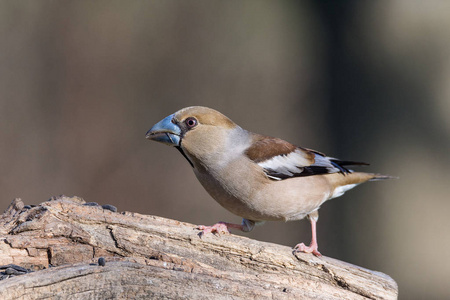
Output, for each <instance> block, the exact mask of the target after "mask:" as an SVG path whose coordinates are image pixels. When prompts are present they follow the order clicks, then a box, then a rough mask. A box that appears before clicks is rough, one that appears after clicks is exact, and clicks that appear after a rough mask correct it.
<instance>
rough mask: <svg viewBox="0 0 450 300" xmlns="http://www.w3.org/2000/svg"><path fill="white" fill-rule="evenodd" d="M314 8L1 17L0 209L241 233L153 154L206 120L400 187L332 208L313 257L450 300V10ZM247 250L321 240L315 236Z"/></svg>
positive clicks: (272, 233)
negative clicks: (219, 224)
mask: <svg viewBox="0 0 450 300" xmlns="http://www.w3.org/2000/svg"><path fill="white" fill-rule="evenodd" d="M316 2H317V1H147V2H143V1H70V2H69V1H19V2H17V1H1V2H0V126H1V127H0V128H1V130H0V140H1V141H2V142H1V143H0V172H1V174H0V175H1V176H0V191H1V194H0V196H1V197H0V201H1V207H2V209H5V208H6V207H7V205H8V204H9V203H10V202H11V200H12V199H13V198H14V197H21V198H22V199H23V200H24V201H25V203H27V204H37V203H40V202H42V201H45V200H46V199H48V198H49V197H51V196H54V195H59V194H66V195H77V196H81V197H83V198H84V199H85V200H86V201H96V202H99V203H101V204H105V203H109V204H113V205H115V206H117V207H118V209H119V210H121V211H124V210H127V211H136V212H140V213H146V214H155V215H160V216H164V217H169V218H173V219H178V220H182V221H187V222H192V223H195V224H212V223H214V222H216V221H219V220H224V221H234V222H239V221H240V220H239V218H238V217H236V216H233V215H231V214H230V213H228V212H227V211H225V210H224V209H222V208H221V207H220V206H219V205H218V204H216V203H215V202H214V200H212V199H211V198H210V197H209V196H208V195H207V194H206V192H205V191H203V189H202V187H201V186H200V184H199V183H198V182H197V181H196V179H195V176H194V175H193V174H192V171H191V170H190V166H189V164H188V163H187V162H186V161H185V160H184V158H183V157H182V156H181V155H179V153H178V152H177V151H176V150H174V149H171V148H168V147H166V146H164V145H160V144H157V143H150V142H148V141H146V140H145V138H144V136H145V132H146V131H147V130H148V129H149V128H150V127H151V126H152V125H153V124H154V123H155V122H157V121H159V120H160V119H162V118H163V117H165V116H167V115H169V114H171V113H173V112H175V111H176V110H178V109H180V108H182V107H185V106H190V105H204V106H209V107H212V108H215V109H217V110H219V111H221V112H223V113H225V114H226V115H228V116H229V117H230V118H231V119H233V120H234V121H235V122H237V123H238V124H239V125H241V126H242V127H244V128H246V129H249V130H251V131H255V132H259V133H263V134H267V135H272V136H277V137H281V138H284V139H286V140H288V141H290V142H292V143H295V144H298V145H302V146H305V147H309V148H313V149H317V150H319V151H322V152H325V153H327V154H328V155H331V156H335V157H339V158H342V159H350V160H362V161H368V162H371V163H372V165H371V166H370V167H368V168H366V170H370V171H375V172H380V173H386V174H391V175H395V176H399V177H400V178H401V179H400V180H397V181H390V182H376V183H368V184H365V185H363V186H361V187H359V188H357V189H355V190H353V191H351V192H348V193H347V194H346V195H345V196H344V197H343V198H340V199H337V200H333V201H331V202H329V203H326V204H325V205H324V206H323V207H322V209H321V211H320V212H321V218H320V221H319V225H318V233H319V244H320V250H321V251H322V253H323V254H325V255H327V256H331V257H335V258H338V259H341V260H345V261H349V262H351V263H354V264H357V265H361V266H364V267H367V268H370V269H375V270H379V271H383V272H385V273H388V274H389V275H391V276H392V277H393V278H394V279H396V280H397V282H398V283H399V286H400V298H402V299H424V298H435V299H436V298H449V297H450V290H449V289H448V273H449V272H450V261H449V260H448V259H447V256H448V254H449V250H448V249H449V248H450V236H449V234H448V229H449V228H450V218H449V217H448V215H449V212H450V201H449V193H450V188H449V183H450V176H449V170H450V155H449V153H448V152H449V149H450V147H449V146H450V100H449V99H450V84H449V83H448V81H449V78H450V31H449V30H448V28H450V3H448V2H444V1H437V0H436V1H427V2H424V1H401V0H394V1H392V0H390V1H387V0H384V1H376V2H374V1H340V2H339V4H334V2H333V1H330V3H329V4H324V3H326V2H325V1H323V2H320V3H322V4H317V3H316ZM245 235H247V236H249V237H251V238H255V239H260V240H266V241H272V242H275V243H281V244H285V245H289V246H293V245H295V244H296V243H298V242H299V241H309V238H310V233H309V225H308V222H306V221H302V222H293V223H286V224H284V223H272V222H268V223H266V224H265V225H264V226H262V227H257V228H256V229H255V230H254V231H253V232H251V233H249V234H245ZM424 257H425V258H424Z"/></svg>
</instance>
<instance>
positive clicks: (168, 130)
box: [145, 115, 181, 146]
mask: <svg viewBox="0 0 450 300" xmlns="http://www.w3.org/2000/svg"><path fill="white" fill-rule="evenodd" d="M172 120H173V115H170V116H167V117H165V118H164V119H162V120H161V121H159V122H158V123H156V124H155V125H154V126H153V127H152V128H150V130H149V131H147V135H146V136H145V137H146V138H147V139H149V140H152V141H157V142H160V143H163V144H166V145H169V146H180V140H181V137H180V135H181V129H180V127H179V126H178V125H177V124H175V123H174V122H172Z"/></svg>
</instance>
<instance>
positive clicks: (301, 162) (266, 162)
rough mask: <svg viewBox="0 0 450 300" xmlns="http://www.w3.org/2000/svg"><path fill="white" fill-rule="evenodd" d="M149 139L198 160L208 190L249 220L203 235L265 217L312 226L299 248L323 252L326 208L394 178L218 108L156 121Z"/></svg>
mask: <svg viewBox="0 0 450 300" xmlns="http://www.w3.org/2000/svg"><path fill="white" fill-rule="evenodd" d="M146 138H147V139H149V140H152V141H156V142H160V143H163V144H166V145H169V146H173V147H175V148H176V149H177V150H178V151H179V152H181V154H182V155H183V156H184V158H185V159H186V160H187V161H188V162H189V164H190V165H191V167H192V169H193V171H194V174H195V175H196V177H197V179H198V181H199V182H200V183H201V185H202V186H203V188H204V189H205V190H206V191H207V192H208V193H209V195H210V196H211V197H212V198H214V199H215V200H216V201H217V202H218V203H219V204H220V205H221V206H222V207H224V208H225V209H227V210H228V211H230V212H231V213H233V214H235V215H237V216H240V217H242V223H241V224H233V223H228V222H218V223H217V224H214V225H212V226H203V225H200V226H198V227H197V229H198V230H200V236H202V235H204V234H211V233H212V234H219V235H220V234H228V233H230V229H235V230H241V231H243V232H249V231H251V230H252V229H253V228H254V227H255V225H258V224H262V223H264V222H265V221H297V220H301V219H304V218H307V219H308V220H309V222H310V224H311V242H310V244H309V245H308V246H306V245H305V244H304V243H299V244H297V245H296V246H295V247H294V248H293V252H294V253H297V252H304V253H312V254H313V255H315V256H321V253H320V252H319V250H318V243H317V232H316V223H317V220H318V218H319V213H318V210H319V208H320V207H321V205H322V204H323V203H324V202H326V201H328V200H330V199H333V198H336V197H339V196H342V195H343V194H344V193H345V192H346V191H348V190H350V189H352V188H354V187H355V186H357V185H359V184H361V183H363V182H366V181H374V180H382V179H390V178H393V177H391V176H387V175H381V174H375V173H365V172H355V171H353V170H350V169H349V168H348V167H347V166H351V165H367V163H363V162H356V161H346V160H339V159H337V158H333V157H329V156H326V155H325V154H323V153H321V152H318V151H315V150H312V149H308V148H303V147H299V146H295V145H293V144H291V143H289V142H287V141H285V140H282V139H280V138H276V137H270V136H265V135H261V134H257V133H253V132H250V131H248V130H245V129H243V128H242V127H240V126H239V125H237V124H236V123H235V122H233V121H232V120H231V119H230V118H228V117H226V116H225V115H223V114H222V113H220V112H219V111H217V110H214V109H211V108H208V107H203V106H190V107H186V108H183V109H181V110H179V111H177V112H175V113H173V114H171V115H169V116H167V117H165V118H164V119H162V120H161V121H160V122H158V123H156V124H155V125H154V126H153V127H151V128H150V130H148V132H147V134H146Z"/></svg>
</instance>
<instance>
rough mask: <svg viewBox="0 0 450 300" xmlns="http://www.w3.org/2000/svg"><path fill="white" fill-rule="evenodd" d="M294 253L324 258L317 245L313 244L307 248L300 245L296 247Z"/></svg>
mask: <svg viewBox="0 0 450 300" xmlns="http://www.w3.org/2000/svg"><path fill="white" fill-rule="evenodd" d="M294 252H304V253H312V254H314V255H315V256H322V254H320V252H319V250H318V246H317V243H311V245H309V246H306V245H305V244H303V243H300V244H298V245H297V246H295V247H294Z"/></svg>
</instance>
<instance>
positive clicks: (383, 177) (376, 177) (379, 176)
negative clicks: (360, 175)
mask: <svg viewBox="0 0 450 300" xmlns="http://www.w3.org/2000/svg"><path fill="white" fill-rule="evenodd" d="M372 175H373V177H372V178H371V179H369V181H377V180H387V179H398V177H396V176H390V175H383V174H372Z"/></svg>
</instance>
